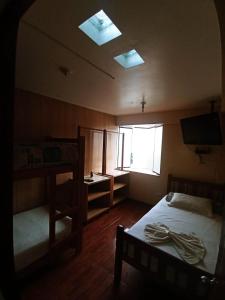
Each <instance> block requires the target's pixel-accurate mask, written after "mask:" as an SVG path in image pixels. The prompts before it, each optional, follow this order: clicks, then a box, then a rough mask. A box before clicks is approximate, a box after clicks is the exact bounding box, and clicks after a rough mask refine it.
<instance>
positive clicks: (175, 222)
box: [127, 197, 222, 274]
mask: <svg viewBox="0 0 225 300" xmlns="http://www.w3.org/2000/svg"><path fill="white" fill-rule="evenodd" d="M167 203H168V202H167V201H166V197H164V198H163V199H162V200H161V201H159V202H158V203H157V204H156V205H155V206H154V207H153V208H152V209H151V210H150V211H149V212H148V213H147V214H145V215H144V216H143V217H142V218H141V219H140V220H139V221H138V222H137V223H136V224H134V225H133V226H132V227H131V228H130V229H129V230H128V232H127V233H129V234H130V235H132V236H134V237H135V238H137V239H139V240H142V241H144V242H146V238H145V234H144V228H145V225H147V224H152V223H158V222H160V223H162V224H165V225H167V226H168V227H169V228H170V230H172V231H176V232H182V233H186V234H190V233H195V234H196V236H197V237H198V238H200V239H201V240H202V242H203V243H204V246H205V248H206V255H205V257H204V260H203V261H202V262H200V263H198V264H196V265H195V267H197V268H199V269H201V270H204V271H206V272H208V273H211V274H214V273H215V269H216V263H217V256H218V252H219V244H220V235H221V228H222V218H221V217H220V216H217V215H216V216H214V217H213V218H209V217H206V216H203V215H200V214H196V213H193V212H190V211H187V210H183V209H178V208H175V207H170V206H168V204H167ZM154 247H157V248H159V249H161V250H162V251H165V252H167V253H169V254H171V255H173V256H175V257H177V258H178V259H180V260H182V258H181V257H180V256H179V254H178V253H177V251H176V249H175V248H174V246H173V242H167V243H163V244H157V245H155V244H154Z"/></svg>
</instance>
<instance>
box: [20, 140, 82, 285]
mask: <svg viewBox="0 0 225 300" xmlns="http://www.w3.org/2000/svg"><path fill="white" fill-rule="evenodd" d="M48 141H49V142H57V143H73V144H75V145H76V146H77V154H78V155H77V159H76V161H75V162H73V163H66V164H65V163H64V164H55V165H54V164H52V165H51V166H50V165H49V166H42V167H36V168H27V169H20V170H16V171H14V180H24V179H29V178H35V177H42V178H45V182H46V192H47V199H46V200H47V203H48V205H49V247H48V252H47V253H46V255H44V256H43V257H41V258H40V259H38V260H36V261H34V262H33V263H32V264H31V265H29V266H27V267H25V268H24V269H22V270H19V271H18V272H16V278H17V279H23V278H24V277H26V276H27V275H28V274H30V273H32V272H34V271H36V270H37V269H39V268H40V267H41V266H43V265H46V263H51V262H52V261H54V260H55V258H56V257H57V256H58V255H59V254H60V253H62V251H63V250H65V249H68V248H69V247H72V248H74V249H75V251H76V253H79V252H80V251H81V247H82V228H83V214H82V211H83V203H82V202H83V201H82V199H83V187H84V181H83V180H84V147H85V141H84V137H79V138H78V139H64V138H54V139H53V138H51V139H49V140H48ZM67 172H71V173H72V174H73V176H72V180H71V188H72V189H71V191H72V194H71V195H72V199H71V201H70V203H65V201H64V200H65V199H64V200H63V201H60V202H59V201H58V200H59V199H57V197H56V195H57V190H58V189H59V186H58V185H57V183H56V177H57V175H58V174H63V173H67ZM64 198H65V197H64ZM59 207H60V208H59ZM65 216H69V217H70V218H71V232H70V234H69V235H68V236H67V237H66V238H64V239H62V240H61V241H56V222H57V221H58V220H61V219H63V218H64V217H65Z"/></svg>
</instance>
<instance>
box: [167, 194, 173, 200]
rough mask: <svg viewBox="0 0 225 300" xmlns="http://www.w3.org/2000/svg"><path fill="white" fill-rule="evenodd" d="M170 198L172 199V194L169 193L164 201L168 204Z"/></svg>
mask: <svg viewBox="0 0 225 300" xmlns="http://www.w3.org/2000/svg"><path fill="white" fill-rule="evenodd" d="M172 198H173V192H169V194H167V195H166V201H167V202H170V201H171V199H172Z"/></svg>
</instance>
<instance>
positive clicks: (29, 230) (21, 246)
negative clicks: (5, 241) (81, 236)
mask: <svg viewBox="0 0 225 300" xmlns="http://www.w3.org/2000/svg"><path fill="white" fill-rule="evenodd" d="M70 230H71V219H70V218H69V217H65V218H63V219H62V220H59V221H57V222H56V240H60V239H62V238H63V237H65V236H67V235H68V234H69V233H70ZM13 238H14V256H15V268H16V270H17V271H18V270H21V269H23V268H25V267H27V266H28V265H30V264H31V263H32V262H34V261H35V260H37V259H38V258H40V257H42V256H43V255H45V254H46V253H47V252H48V246H49V213H48V206H40V207H37V208H34V209H31V210H28V211H25V212H22V213H18V214H16V215H14V216H13Z"/></svg>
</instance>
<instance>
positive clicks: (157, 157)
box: [152, 126, 163, 174]
mask: <svg viewBox="0 0 225 300" xmlns="http://www.w3.org/2000/svg"><path fill="white" fill-rule="evenodd" d="M162 134H163V126H160V127H156V128H155V143H154V144H155V147H154V152H153V157H154V159H153V168H152V170H153V172H155V173H157V174H160V165H161V149H162Z"/></svg>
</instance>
